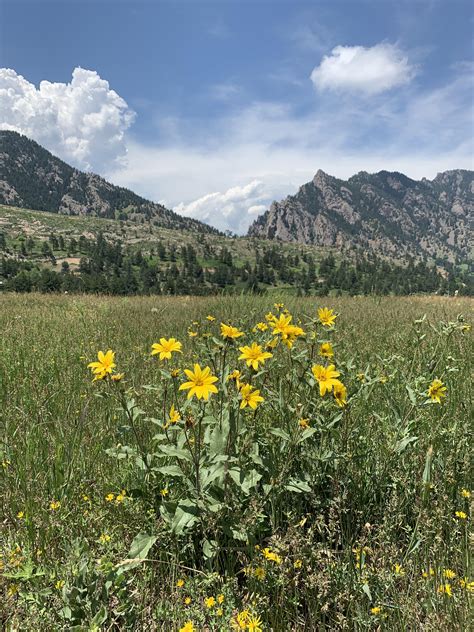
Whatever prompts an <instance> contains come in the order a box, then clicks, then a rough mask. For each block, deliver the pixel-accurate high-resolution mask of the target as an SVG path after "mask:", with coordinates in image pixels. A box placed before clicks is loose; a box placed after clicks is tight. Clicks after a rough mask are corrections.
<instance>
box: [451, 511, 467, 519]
mask: <svg viewBox="0 0 474 632" xmlns="http://www.w3.org/2000/svg"><path fill="white" fill-rule="evenodd" d="M454 515H455V516H456V518H459V520H467V513H466V512H464V511H456V512H455V514H454Z"/></svg>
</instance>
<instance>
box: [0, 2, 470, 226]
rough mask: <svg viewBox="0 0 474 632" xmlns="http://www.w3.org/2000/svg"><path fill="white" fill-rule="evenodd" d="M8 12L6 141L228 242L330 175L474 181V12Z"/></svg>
mask: <svg viewBox="0 0 474 632" xmlns="http://www.w3.org/2000/svg"><path fill="white" fill-rule="evenodd" d="M0 7H1V8H0V11H1V13H0V20H1V22H0V25H1V26H0V28H1V32H0V66H1V67H2V69H10V70H9V71H6V70H3V74H2V71H0V127H3V128H6V129H17V130H19V131H22V132H23V133H26V134H27V135H29V136H32V137H33V138H35V139H36V140H38V142H40V143H42V144H44V145H45V146H46V147H48V149H50V150H51V151H53V152H54V153H56V154H58V155H60V156H61V157H63V158H64V159H65V160H67V161H68V162H70V163H72V164H75V165H77V166H78V167H80V168H85V169H92V170H94V171H97V172H99V173H101V175H104V176H106V177H108V178H109V179H111V180H112V181H113V182H116V183H118V184H122V185H125V186H129V187H130V188H132V189H134V190H136V191H137V192H138V193H141V194H143V195H145V196H147V197H150V198H152V199H154V200H159V201H162V202H165V203H166V204H167V205H168V206H170V207H174V208H175V209H176V210H178V211H179V212H182V213H184V214H188V215H193V216H195V217H198V218H200V219H203V220H205V221H208V222H209V223H212V224H214V225H217V226H218V227H219V228H223V229H226V228H227V229H231V230H235V231H238V232H243V231H245V229H246V227H247V226H248V224H249V223H250V222H251V221H252V220H253V219H254V218H255V217H256V216H257V215H258V213H260V212H262V211H263V210H264V209H265V208H266V207H267V206H268V205H269V203H270V202H271V201H272V200H273V199H279V198H281V197H283V196H285V195H287V194H288V193H292V192H294V191H295V190H296V189H297V187H298V186H299V185H301V184H303V183H304V182H306V181H308V180H309V179H311V177H312V176H313V175H314V173H315V172H316V171H317V170H318V169H319V168H322V169H323V170H325V171H327V172H329V173H331V174H333V175H337V176H339V177H348V176H350V175H352V174H353V173H355V172H357V171H360V170H367V171H377V170H379V169H389V170H398V171H403V172H405V173H407V174H408V175H410V176H412V177H415V178H419V177H423V176H427V177H434V175H436V172H437V171H441V170H444V169H449V168H455V167H464V168H472V149H473V146H472V139H473V119H472V115H473V102H472V99H473V85H472V76H473V75H472V69H473V50H472V35H473V26H474V14H473V9H472V3H471V2H464V0H450V1H441V0H439V1H435V0H426V1H425V0H418V1H417V0H411V1H409V2H403V1H399V2H392V1H391V0H377V1H371V2H369V1H366V2H361V1H359V0H351V1H341V0H339V1H338V0H327V1H326V0H320V1H313V2H299V1H298V0H288V1H286V0H272V1H258V0H253V1H252V2H250V1H249V2H246V1H243V0H240V1H239V2H233V1H226V0H220V1H219V2H217V1H215V2H201V1H199V0H193V1H191V0H188V1H186V2H184V1H172V0H169V1H167V2H161V1H159V0H158V1H155V2H152V1H151V0H150V1H141V0H134V1H126V0H122V1H120V0H110V1H109V0H102V1H101V0H95V1H92V0H90V1H87V0H82V1H81V2H77V1H75V0H62V1H61V2H59V1H54V2H51V1H48V0H41V1H40V0H37V1H29V2H26V1H25V0H0ZM75 69H79V70H75ZM80 69H82V70H80ZM73 72H74V76H73ZM73 77H74V78H73ZM41 82H43V83H41ZM44 82H49V83H48V84H46V83H44Z"/></svg>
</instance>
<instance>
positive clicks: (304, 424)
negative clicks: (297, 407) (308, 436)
mask: <svg viewBox="0 0 474 632" xmlns="http://www.w3.org/2000/svg"><path fill="white" fill-rule="evenodd" d="M298 425H299V427H300V428H303V430H304V429H306V428H309V419H303V418H301V419H298Z"/></svg>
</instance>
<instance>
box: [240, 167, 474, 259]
mask: <svg viewBox="0 0 474 632" xmlns="http://www.w3.org/2000/svg"><path fill="white" fill-rule="evenodd" d="M473 175H474V172H472V171H466V170H462V169H456V170H453V171H445V172H444V173H439V174H438V175H437V176H436V178H434V180H427V179H426V178H423V179H422V180H421V181H416V180H411V179H410V178H408V177H407V176H405V175H403V174H402V173H396V172H395V173H390V172H388V171H380V172H379V173H375V174H369V173H366V172H364V171H361V172H360V173H358V174H356V175H355V176H352V177H351V178H349V180H347V181H345V180H339V179H338V178H334V177H332V176H329V175H327V174H326V173H324V172H323V171H321V170H320V171H318V172H317V173H316V175H315V176H314V178H313V180H312V181H311V182H308V183H307V184H304V185H303V186H302V187H301V188H300V189H299V191H298V192H297V193H296V195H290V196H288V197H287V198H286V199H285V200H283V201H281V202H274V203H273V204H272V205H271V207H270V209H269V210H268V211H266V212H265V213H264V214H263V215H261V216H260V217H258V218H257V219H256V220H255V222H254V223H253V224H252V225H251V227H250V228H249V233H248V234H249V236H255V237H260V238H267V239H274V240H282V241H291V242H299V243H306V244H316V245H322V246H336V247H337V248H338V249H340V250H352V249H354V248H355V247H357V248H362V249H363V250H364V251H373V252H377V253H379V254H383V255H387V256H390V257H393V258H397V259H398V258H403V257H404V256H406V255H407V254H412V255H430V256H434V257H439V258H441V257H448V258H449V259H450V260H453V259H455V258H456V257H460V258H468V257H469V255H470V249H471V248H472V234H473V233H472V218H473V210H474V180H473Z"/></svg>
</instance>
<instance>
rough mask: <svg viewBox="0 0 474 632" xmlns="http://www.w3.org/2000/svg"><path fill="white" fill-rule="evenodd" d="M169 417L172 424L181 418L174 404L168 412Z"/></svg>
mask: <svg viewBox="0 0 474 632" xmlns="http://www.w3.org/2000/svg"><path fill="white" fill-rule="evenodd" d="M168 419H169V423H170V424H175V423H177V422H178V421H179V420H180V419H181V416H180V414H179V412H178V411H177V410H176V408H175V407H174V404H172V405H171V408H170V412H169V413H168Z"/></svg>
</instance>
